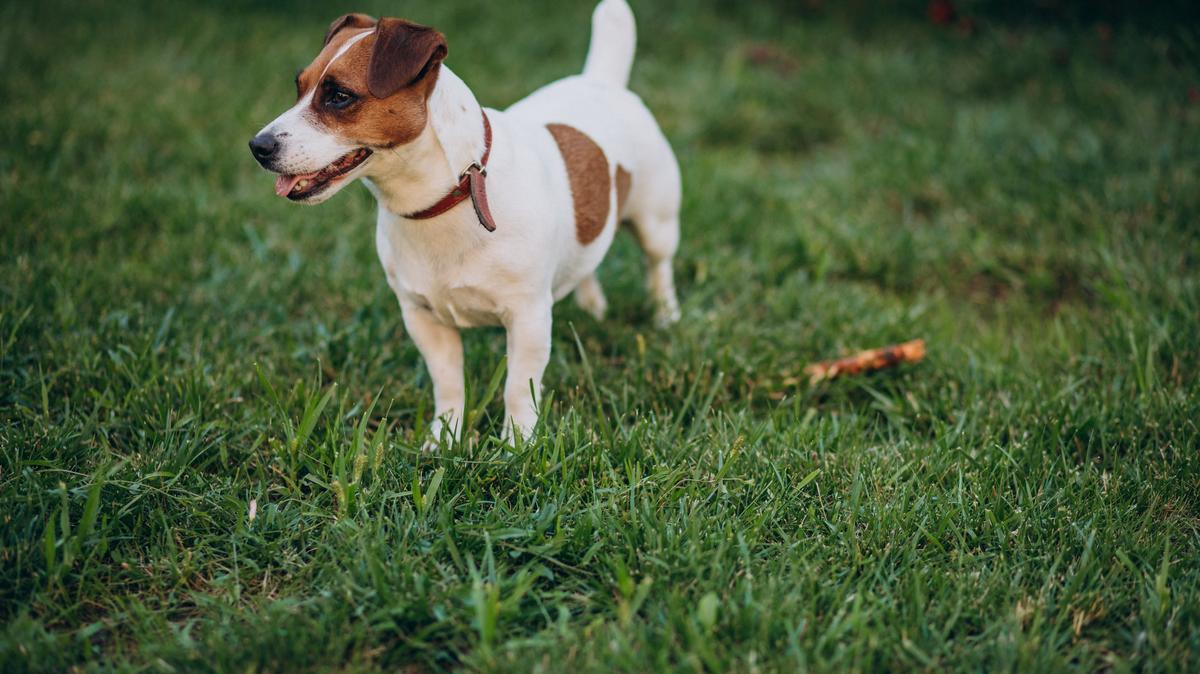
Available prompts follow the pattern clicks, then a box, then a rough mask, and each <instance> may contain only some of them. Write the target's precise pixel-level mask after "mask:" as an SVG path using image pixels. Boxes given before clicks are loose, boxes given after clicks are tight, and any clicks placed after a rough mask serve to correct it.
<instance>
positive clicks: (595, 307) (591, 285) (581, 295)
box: [575, 278, 608, 321]
mask: <svg viewBox="0 0 1200 674" xmlns="http://www.w3.org/2000/svg"><path fill="white" fill-rule="evenodd" d="M575 303H576V304H578V305H579V308H580V309H583V310H584V311H586V312H588V313H589V314H591V315H592V318H595V319H596V320H597V321H602V320H604V314H605V313H606V312H607V311H608V300H607V299H605V298H604V291H603V290H602V289H601V288H600V284H599V283H597V282H596V279H595V278H590V279H587V280H585V281H584V282H583V283H580V284H579V287H578V288H576V289H575Z"/></svg>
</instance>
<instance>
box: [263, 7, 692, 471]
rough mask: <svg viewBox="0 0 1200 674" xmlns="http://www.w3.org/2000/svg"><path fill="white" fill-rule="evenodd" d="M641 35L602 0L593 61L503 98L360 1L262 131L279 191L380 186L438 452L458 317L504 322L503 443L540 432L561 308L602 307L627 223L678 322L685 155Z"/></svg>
mask: <svg viewBox="0 0 1200 674" xmlns="http://www.w3.org/2000/svg"><path fill="white" fill-rule="evenodd" d="M636 41H637V37H636V26H635V23H634V17H633V12H632V10H631V9H630V8H629V5H628V4H626V2H625V0H603V1H602V2H600V3H599V4H598V5H597V7H596V9H595V11H594V12H593V14H592V36H591V44H590V46H589V48H588V53H587V59H586V61H585V65H584V68H583V72H582V73H581V74H579V75H575V76H571V77H567V78H565V79H562V80H559V81H557V82H554V83H551V84H549V85H547V86H545V87H543V88H541V89H539V90H537V91H535V92H534V93H533V94H531V95H529V96H528V97H527V98H525V99H523V100H521V101H519V102H517V103H516V104H514V105H512V106H511V107H509V108H508V109H507V110H504V111H499V110H495V109H492V108H482V107H481V106H480V104H479V102H478V101H477V100H476V99H475V95H474V94H472V93H471V90H470V89H469V88H468V87H467V85H466V84H465V83H464V82H463V81H462V80H461V79H459V78H458V76H456V75H455V74H454V73H453V72H452V71H451V70H450V68H448V67H447V66H446V64H445V63H444V60H445V58H446V55H447V46H446V39H445V37H444V36H443V35H442V34H441V33H439V32H438V31H436V30H434V29H433V28H430V27H427V26H422V25H418V24H415V23H411V22H409V21H405V20H403V19H394V18H382V19H379V20H376V19H374V18H372V17H369V16H366V15H364V14H347V15H345V16H342V17H340V18H338V19H337V20H335V21H334V22H333V23H332V24H331V25H330V27H329V30H328V31H327V32H326V34H325V44H324V47H323V48H322V49H321V51H320V53H319V54H318V55H317V57H316V59H314V60H313V61H312V63H311V64H309V66H308V67H306V68H305V69H304V70H302V71H301V72H300V74H299V75H297V77H296V90H297V98H298V100H297V102H296V104H295V105H293V106H292V107H291V108H290V109H289V110H287V111H286V112H284V113H283V114H281V115H280V116H279V117H277V118H276V119H275V120H274V121H272V122H271V123H270V124H267V125H266V127H264V128H263V129H262V131H260V132H259V133H258V134H257V135H256V136H254V138H253V139H252V140H251V141H250V150H251V153H252V154H253V155H254V158H255V159H257V160H258V162H259V163H260V164H261V165H262V166H263V167H264V168H266V169H267V170H269V171H271V172H273V173H276V174H278V177H277V179H276V184H275V192H276V193H277V194H278V195H279V196H280V197H285V198H287V199H289V200H291V201H294V202H297V203H302V204H317V203H321V202H323V201H326V200H328V199H329V198H330V197H332V196H333V195H335V194H337V193H338V192H339V191H341V190H342V189H343V188H345V187H346V186H347V185H349V184H350V183H352V182H354V181H355V180H360V179H361V180H362V181H363V182H364V183H365V184H366V186H367V189H368V190H369V191H370V192H371V194H373V195H374V197H375V199H376V201H377V202H378V217H377V221H376V229H375V244H376V248H377V250H378V253H379V261H380V262H381V263H382V265H383V270H384V272H385V274H386V276H387V281H388V284H389V285H390V286H391V288H392V290H393V291H394V292H395V295H396V297H397V299H398V300H399V302H400V309H401V312H402V314H403V318H404V326H405V329H406V330H407V332H408V333H409V335H411V336H412V339H413V341H414V342H415V343H416V346H417V348H418V350H419V351H420V353H421V356H422V358H423V359H424V360H425V363H426V366H427V368H428V370H429V375H430V378H431V379H432V381H433V395H434V405H435V407H434V421H433V423H432V424H431V425H430V431H431V438H430V440H429V441H428V442H427V443H426V447H425V448H426V449H432V448H435V447H437V446H438V443H439V442H440V441H443V440H445V439H446V437H447V436H446V435H444V433H448V434H449V437H450V438H455V437H457V435H458V432H459V424H460V422H461V419H462V414H463V408H464V405H465V391H464V384H463V348H462V342H461V339H460V335H459V330H460V329H462V328H472V327H480V326H503V327H504V328H505V330H506V333H507V362H508V372H507V378H506V381H505V385H504V408H505V424H504V435H503V438H504V439H505V441H508V442H514V441H515V439H516V437H518V436H520V437H524V438H528V437H530V434H531V433H532V432H533V431H534V428H535V426H536V424H537V421H538V414H539V412H538V410H539V407H538V405H539V400H538V399H539V397H540V395H541V381H542V374H543V372H544V371H545V369H546V365H547V363H548V361H549V358H550V343H551V339H550V327H551V308H552V306H553V305H554V303H555V302H557V301H558V300H560V299H562V298H564V297H565V296H567V295H568V294H570V293H572V292H574V294H575V298H576V301H577V302H578V304H579V305H580V306H581V307H582V308H583V309H584V310H585V311H587V312H588V313H590V314H591V315H593V316H595V317H596V319H597V320H599V319H601V318H602V317H603V316H604V313H605V309H606V306H607V302H606V300H605V297H604V293H603V291H602V290H601V288H600V284H599V283H598V282H597V280H596V267H597V266H598V265H599V264H600V261H601V260H602V259H603V258H604V254H605V253H606V252H607V251H608V248H609V246H610V244H611V243H612V241H613V236H614V234H615V232H616V230H617V226H618V224H619V223H622V222H625V223H627V224H629V225H630V226H631V228H632V230H633V232H634V234H635V235H636V238H637V240H638V242H639V244H640V246H641V248H642V250H643V251H644V252H645V256H646V258H647V269H648V271H647V276H648V279H647V284H648V286H649V289H650V293H651V295H652V296H653V299H654V301H655V304H656V320H657V322H658V323H659V324H662V325H667V324H670V323H673V322H675V321H676V320H678V319H679V315H680V310H679V302H678V300H677V298H676V293H675V283H674V277H673V274H672V260H673V258H674V255H675V252H676V249H677V247H678V245H679V208H680V201H681V189H682V188H681V181H680V171H679V164H678V162H677V160H676V158H675V154H674V152H672V150H671V146H670V144H669V143H668V142H667V139H666V137H665V136H664V135H663V133H662V131H661V130H660V128H659V126H658V124H657V122H656V121H655V119H654V116H653V115H652V114H651V112H650V111H649V109H648V108H647V107H646V105H645V104H644V103H643V102H642V100H641V99H640V98H639V97H638V96H637V95H636V94H634V93H632V92H631V91H630V90H629V89H628V83H629V73H630V69H631V68H632V65H633V58H634V50H635V44H636Z"/></svg>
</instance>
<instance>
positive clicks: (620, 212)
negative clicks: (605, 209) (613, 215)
mask: <svg viewBox="0 0 1200 674" xmlns="http://www.w3.org/2000/svg"><path fill="white" fill-rule="evenodd" d="M631 187H633V176H632V175H630V174H629V171H626V170H625V167H624V166H621V165H620V164H617V217H618V218H620V217H624V216H625V202H626V201H627V200H628V199H629V189H630V188H631Z"/></svg>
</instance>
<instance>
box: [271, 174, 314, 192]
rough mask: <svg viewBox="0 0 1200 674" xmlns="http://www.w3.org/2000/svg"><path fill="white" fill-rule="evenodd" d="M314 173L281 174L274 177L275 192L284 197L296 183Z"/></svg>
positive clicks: (312, 175)
mask: <svg viewBox="0 0 1200 674" xmlns="http://www.w3.org/2000/svg"><path fill="white" fill-rule="evenodd" d="M316 175H317V174H316V173H305V174H304V175H298V176H289V175H281V176H279V177H278V178H276V179H275V194H278V195H279V196H281V197H286V196H287V195H288V194H289V193H290V192H291V191H292V188H293V187H295V186H296V183H298V182H300V181H301V180H304V179H305V178H312V177H314V176H316Z"/></svg>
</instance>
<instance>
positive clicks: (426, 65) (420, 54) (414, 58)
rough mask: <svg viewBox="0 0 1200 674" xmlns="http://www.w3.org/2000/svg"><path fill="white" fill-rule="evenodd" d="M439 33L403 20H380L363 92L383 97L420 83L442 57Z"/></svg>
mask: <svg viewBox="0 0 1200 674" xmlns="http://www.w3.org/2000/svg"><path fill="white" fill-rule="evenodd" d="M446 51H447V50H446V38H445V36H443V35H442V34H441V33H439V32H437V31H436V30H434V29H432V28H430V27H429V26H421V25H418V24H415V23H411V22H409V21H405V20H403V19H380V20H379V25H378V26H377V27H376V29H375V49H374V50H373V51H372V52H371V64H370V66H369V67H368V69H367V89H368V90H369V91H370V92H371V95H372V96H375V97H376V98H387V97H388V96H391V95H392V94H394V93H396V92H397V91H400V90H401V89H403V88H404V87H407V86H408V85H410V84H412V83H414V82H416V81H418V80H420V79H421V78H423V77H425V75H427V74H428V73H429V71H430V70H433V69H434V68H436V67H437V66H438V64H440V63H441V62H442V59H444V58H446Z"/></svg>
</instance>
